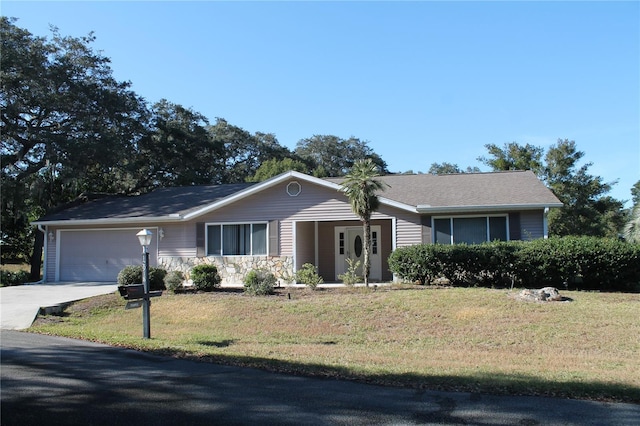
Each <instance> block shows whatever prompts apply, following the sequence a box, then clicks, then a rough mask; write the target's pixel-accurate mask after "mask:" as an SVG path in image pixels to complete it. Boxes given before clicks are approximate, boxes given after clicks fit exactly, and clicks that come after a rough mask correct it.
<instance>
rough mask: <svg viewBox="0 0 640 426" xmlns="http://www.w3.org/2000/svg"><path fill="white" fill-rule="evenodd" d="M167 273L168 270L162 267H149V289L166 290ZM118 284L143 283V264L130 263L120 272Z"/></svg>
mask: <svg viewBox="0 0 640 426" xmlns="http://www.w3.org/2000/svg"><path fill="white" fill-rule="evenodd" d="M166 275H167V271H166V270H164V269H162V268H154V267H153V266H150V267H149V290H150V291H156V290H165V289H166V288H165V286H164V277H165V276H166ZM118 284H120V285H129V284H142V266H141V265H129V266H125V267H124V268H123V269H122V270H121V271H120V272H119V273H118Z"/></svg>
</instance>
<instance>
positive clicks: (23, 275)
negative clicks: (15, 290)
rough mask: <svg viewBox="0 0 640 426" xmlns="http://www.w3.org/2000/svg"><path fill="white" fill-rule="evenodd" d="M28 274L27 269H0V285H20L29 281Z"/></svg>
mask: <svg viewBox="0 0 640 426" xmlns="http://www.w3.org/2000/svg"><path fill="white" fill-rule="evenodd" d="M29 275H30V274H29V272H27V271H15V272H11V271H0V287H10V286H14V285H22V284H24V283H26V282H29Z"/></svg>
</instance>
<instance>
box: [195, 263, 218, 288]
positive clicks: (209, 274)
mask: <svg viewBox="0 0 640 426" xmlns="http://www.w3.org/2000/svg"><path fill="white" fill-rule="evenodd" d="M191 280H193V285H194V287H195V288H196V290H202V291H212V290H214V289H216V288H218V287H220V282H221V281H222V279H221V278H220V274H218V268H217V267H216V266H215V265H206V264H202V265H197V266H194V267H193V269H191Z"/></svg>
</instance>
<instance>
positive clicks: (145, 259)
mask: <svg viewBox="0 0 640 426" xmlns="http://www.w3.org/2000/svg"><path fill="white" fill-rule="evenodd" d="M136 235H137V236H138V239H139V240H140V245H141V246H142V285H143V287H144V298H143V300H142V335H143V337H144V338H145V339H150V338H151V318H150V316H151V314H150V312H149V311H150V309H149V308H150V304H151V302H150V300H149V244H151V238H152V237H153V233H152V232H151V231H149V230H148V229H143V230H142V231H140V232H138V233H137V234H136Z"/></svg>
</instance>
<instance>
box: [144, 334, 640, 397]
mask: <svg viewBox="0 0 640 426" xmlns="http://www.w3.org/2000/svg"><path fill="white" fill-rule="evenodd" d="M232 343H233V340H223V341H220V342H203V343H202V344H204V345H207V346H215V347H226V346H228V345H230V344H232ZM332 343H333V342H325V344H332ZM149 352H152V353H153V352H156V351H155V350H151V351H149ZM157 352H158V354H162V355H164V356H174V355H175V356H179V357H180V358H183V359H193V360H196V361H200V362H210V363H215V364H220V365H227V366H235V367H249V368H257V369H261V370H265V371H270V372H275V373H283V374H293V375H297V376H306V377H315V378H326V379H338V380H349V381H354V382H359V383H367V384H374V385H380V386H392V387H400V388H410V389H428V390H437V391H453V392H471V393H484V394H493V395H518V396H525V395H526V396H545V397H556V398H571V399H588V400H601V401H617V402H631V403H635V404H638V403H640V387H634V386H630V385H625V384H615V383H613V384H612V383H604V382H585V381H579V380H575V381H565V382H556V381H549V380H545V379H542V378H539V377H536V376H530V375H524V374H504V373H495V372H491V373H489V372H478V373H474V374H470V375H468V376H454V375H437V374H436V375H427V374H418V373H403V374H391V373H390V374H376V373H371V374H368V373H362V372H358V371H354V370H353V369H350V368H346V367H336V366H329V365H324V364H314V363H302V362H291V361H284V360H279V359H273V358H262V357H248V356H228V355H206V356H199V357H195V356H194V357H191V356H189V355H188V354H186V355H185V353H184V352H181V351H175V353H174V351H173V350H172V349H170V348H163V349H162V350H159V351H157Z"/></svg>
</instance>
